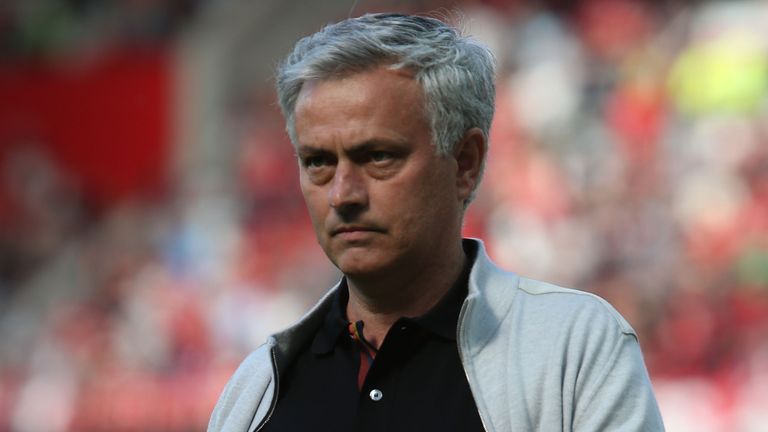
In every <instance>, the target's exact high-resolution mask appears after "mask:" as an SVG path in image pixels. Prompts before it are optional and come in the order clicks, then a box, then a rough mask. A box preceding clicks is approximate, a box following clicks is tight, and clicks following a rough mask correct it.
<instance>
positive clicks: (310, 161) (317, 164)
mask: <svg viewBox="0 0 768 432" xmlns="http://www.w3.org/2000/svg"><path fill="white" fill-rule="evenodd" d="M301 163H302V165H304V167H305V168H308V169H318V168H322V167H324V166H327V165H330V164H332V161H331V160H330V158H329V157H328V156H323V155H314V156H307V157H305V158H303V159H302V160H301Z"/></svg>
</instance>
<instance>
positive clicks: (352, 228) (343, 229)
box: [331, 225, 384, 236]
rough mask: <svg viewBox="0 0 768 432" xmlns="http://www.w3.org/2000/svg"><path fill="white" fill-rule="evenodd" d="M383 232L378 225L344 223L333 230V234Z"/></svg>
mask: <svg viewBox="0 0 768 432" xmlns="http://www.w3.org/2000/svg"><path fill="white" fill-rule="evenodd" d="M369 232H373V233H381V232H384V231H383V230H381V229H379V228H377V227H371V226H363V225H342V226H340V227H337V228H335V229H333V230H331V235H332V236H336V235H339V234H353V233H361V234H362V233H369Z"/></svg>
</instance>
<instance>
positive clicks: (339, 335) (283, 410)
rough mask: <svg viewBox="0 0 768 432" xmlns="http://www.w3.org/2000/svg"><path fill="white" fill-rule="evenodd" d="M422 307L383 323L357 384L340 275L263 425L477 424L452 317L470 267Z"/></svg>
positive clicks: (381, 427) (410, 427) (458, 427)
mask: <svg viewBox="0 0 768 432" xmlns="http://www.w3.org/2000/svg"><path fill="white" fill-rule="evenodd" d="M473 261H474V256H469V257H468V259H467V265H466V266H465V269H464V271H463V273H462V275H461V277H460V278H459V280H458V281H457V282H456V283H455V284H454V286H453V287H452V288H451V290H450V291H449V292H448V293H447V294H446V295H445V296H444V297H443V298H442V299H441V300H440V302H438V304H437V305H435V307H433V308H432V309H431V310H430V311H429V312H427V313H426V314H424V315H422V316H420V317H417V318H400V319H399V320H398V321H397V322H396V323H395V324H394V325H393V326H392V328H391V329H390V330H389V332H388V333H387V335H386V337H385V338H384V342H383V343H382V344H381V346H380V348H379V350H378V353H377V354H376V356H375V360H374V361H373V363H372V365H371V367H370V370H369V371H368V373H367V375H366V377H365V380H364V382H363V384H362V388H361V389H360V390H358V384H357V379H358V370H359V367H360V351H359V349H358V347H357V346H356V345H355V344H356V343H358V342H355V341H354V340H353V339H352V338H351V337H350V335H349V330H348V325H349V323H348V321H347V319H346V312H345V311H346V305H347V300H348V298H349V293H348V290H347V286H346V283H345V282H342V285H341V287H340V289H339V290H338V292H337V294H336V296H335V299H334V305H333V307H332V308H331V309H330V311H329V313H328V314H327V316H326V318H325V322H324V324H323V326H322V327H321V328H320V329H319V330H318V332H317V334H316V335H315V338H314V339H313V340H312V343H311V344H309V345H307V346H306V347H304V348H303V349H302V350H301V352H300V353H299V355H298V356H297V358H296V359H295V361H294V362H293V364H292V365H290V366H289V367H288V368H287V369H286V373H285V374H284V375H285V376H281V377H280V378H281V380H280V388H279V390H278V402H277V405H276V409H275V411H274V413H273V414H272V417H271V418H270V420H269V421H268V422H267V423H266V425H265V426H264V428H263V429H262V431H269V432H272V431H334V432H341V431H397V432H405V431H419V432H423V431H440V432H449V431H462V432H468V431H482V430H483V427H482V424H481V422H480V416H479V414H478V412H477V407H476V405H475V401H474V399H473V398H472V394H471V392H470V389H469V384H468V382H467V378H466V375H465V373H464V369H463V368H462V366H461V361H460V359H459V352H458V348H457V345H456V324H457V321H458V316H459V311H460V310H461V305H462V302H463V301H464V298H465V297H466V296H467V281H468V275H469V268H470V267H471V263H472V262H473Z"/></svg>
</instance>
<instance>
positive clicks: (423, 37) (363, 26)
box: [277, 14, 495, 155]
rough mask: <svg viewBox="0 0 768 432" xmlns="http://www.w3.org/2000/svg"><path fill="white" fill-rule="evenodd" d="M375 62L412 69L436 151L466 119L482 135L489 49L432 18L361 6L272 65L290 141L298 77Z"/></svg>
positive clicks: (489, 89)
mask: <svg viewBox="0 0 768 432" xmlns="http://www.w3.org/2000/svg"><path fill="white" fill-rule="evenodd" d="M382 65H390V67H392V68H395V69H399V68H406V69H410V70H412V71H414V73H415V78H416V80H417V81H418V82H419V84H420V85H421V88H422V90H423V92H424V96H425V100H426V107H425V108H426V111H427V115H428V117H429V119H430V126H431V132H432V141H433V144H434V145H435V147H436V150H437V152H438V153H439V154H443V155H448V154H451V153H452V151H453V149H454V146H455V145H456V143H457V142H458V141H459V140H460V139H461V137H462V136H463V135H464V133H465V132H466V131H467V130H469V129H471V128H473V127H477V128H480V129H481V130H482V131H483V133H484V134H485V137H486V140H487V138H488V131H489V129H490V127H491V119H492V118H493V110H494V97H495V85H494V77H495V62H494V58H493V54H491V52H490V50H489V49H488V48H486V47H485V46H484V45H482V44H480V43H479V42H477V41H476V40H474V39H472V38H470V37H466V36H462V35H461V34H460V33H459V31H458V30H456V29H455V28H453V27H451V26H449V25H447V24H445V23H444V22H442V21H439V20H437V19H434V18H428V17H422V16H408V15H399V14H366V15H363V16H361V17H359V18H350V19H347V20H344V21H341V22H339V23H336V24H331V25H328V26H326V27H325V28H323V29H322V30H320V31H319V32H317V33H315V34H313V35H310V36H307V37H305V38H303V39H301V40H300V41H299V42H297V43H296V46H295V47H294V49H293V52H291V54H290V55H288V57H287V58H286V59H285V60H284V61H283V62H282V63H281V64H280V65H279V67H278V70H277V94H278V98H279V101H280V108H281V109H282V111H283V115H284V116H285V119H286V128H287V130H288V135H289V136H290V138H291V141H293V142H294V143H296V132H295V128H294V113H295V109H296V101H297V99H298V96H299V92H300V91H301V88H302V85H303V84H304V82H305V81H308V80H324V79H332V78H337V77H342V76H345V75H349V74H352V73H355V72H361V71H365V70H369V69H372V68H375V67H378V66H382Z"/></svg>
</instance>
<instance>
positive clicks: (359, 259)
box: [332, 251, 391, 278]
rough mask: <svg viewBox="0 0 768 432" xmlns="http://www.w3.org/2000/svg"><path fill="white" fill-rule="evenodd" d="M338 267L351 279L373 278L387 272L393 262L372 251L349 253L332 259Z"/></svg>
mask: <svg viewBox="0 0 768 432" xmlns="http://www.w3.org/2000/svg"><path fill="white" fill-rule="evenodd" d="M332 261H333V263H334V264H335V265H336V267H338V268H339V270H341V272H342V273H344V274H345V275H346V276H349V277H353V278H355V277H371V276H377V275H380V274H382V273H383V272H386V271H387V270H388V269H389V268H390V267H391V266H390V265H389V264H391V260H389V259H386V258H384V257H377V256H375V254H373V253H371V252H370V251H360V252H358V253H350V252H349V251H347V252H346V253H344V254H342V255H341V256H338V257H336V259H332Z"/></svg>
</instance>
